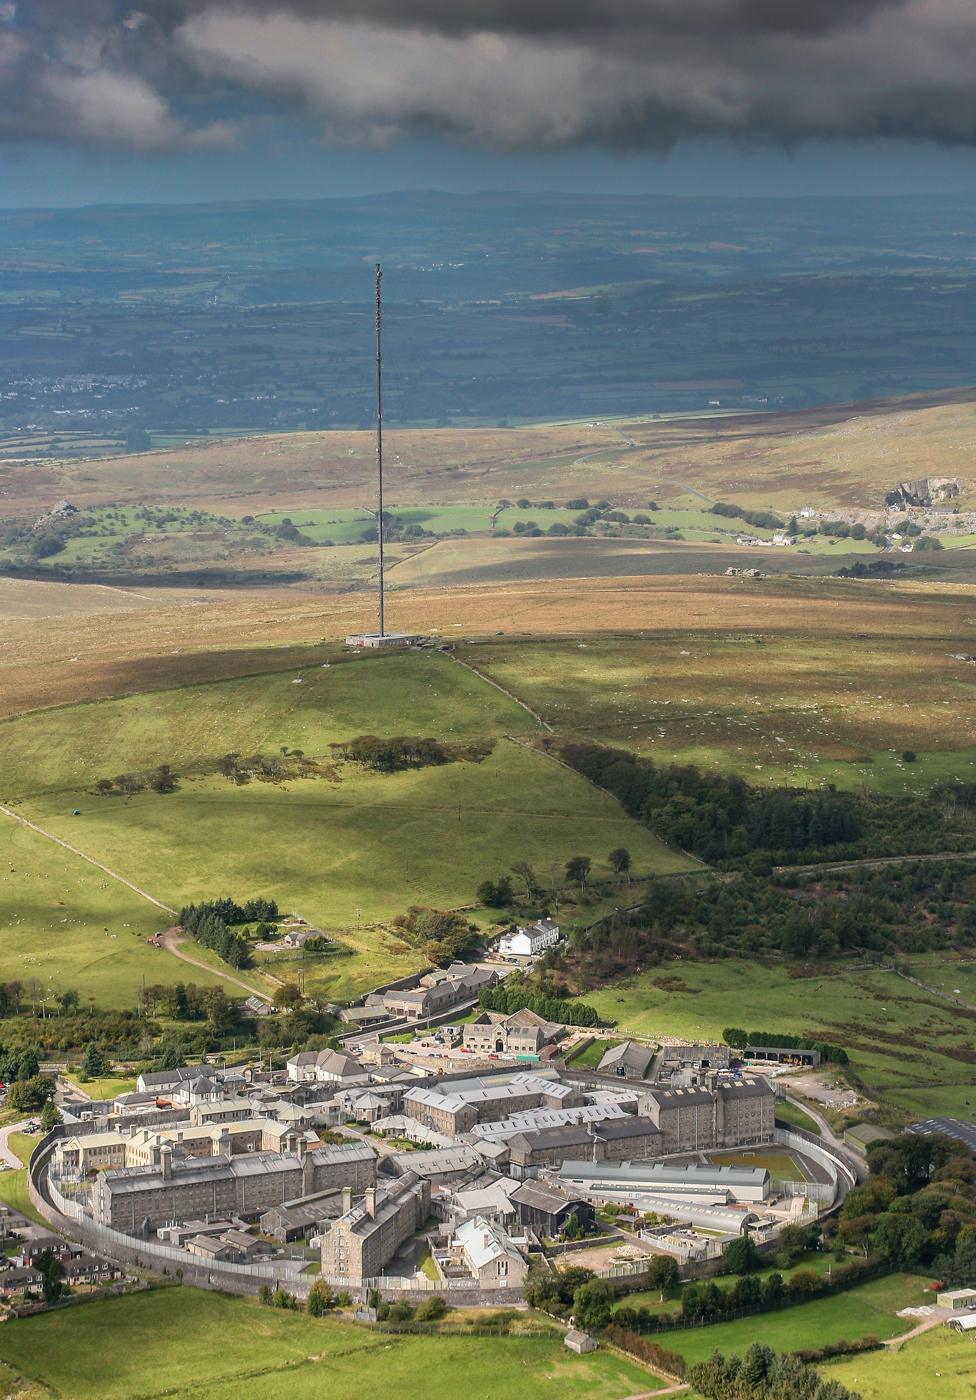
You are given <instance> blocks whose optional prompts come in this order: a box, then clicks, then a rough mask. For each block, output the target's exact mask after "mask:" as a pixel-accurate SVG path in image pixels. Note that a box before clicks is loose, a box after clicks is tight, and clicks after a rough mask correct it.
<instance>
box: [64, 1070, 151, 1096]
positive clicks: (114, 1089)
mask: <svg viewBox="0 0 976 1400" xmlns="http://www.w3.org/2000/svg"><path fill="white" fill-rule="evenodd" d="M60 1077H61V1078H62V1079H66V1080H68V1082H69V1083H71V1084H74V1085H75V1086H76V1087H77V1088H79V1089H81V1090H82V1092H83V1093H85V1094H87V1095H88V1097H89V1098H90V1099H114V1098H115V1096H116V1094H131V1093H132V1092H133V1091H134V1090H135V1087H136V1081H135V1080H134V1079H126V1078H124V1077H123V1076H122V1075H117V1074H112V1075H106V1076H105V1077H104V1078H102V1079H89V1080H84V1079H82V1078H81V1076H80V1075H78V1074H76V1073H67V1074H62V1075H61V1076H60Z"/></svg>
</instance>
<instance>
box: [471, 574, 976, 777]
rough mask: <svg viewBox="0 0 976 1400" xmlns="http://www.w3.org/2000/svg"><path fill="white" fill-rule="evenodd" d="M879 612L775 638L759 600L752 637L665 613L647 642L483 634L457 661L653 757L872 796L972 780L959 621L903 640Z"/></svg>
mask: <svg viewBox="0 0 976 1400" xmlns="http://www.w3.org/2000/svg"><path fill="white" fill-rule="evenodd" d="M892 606H893V620H892V627H891V633H890V635H887V636H877V635H873V634H872V635H870V636H866V635H865V636H856V637H852V636H850V634H849V633H848V634H846V635H844V636H843V637H842V636H840V635H837V636H833V635H830V632H829V629H828V626H827V625H825V634H824V635H822V636H819V635H814V636H802V637H800V636H796V635H792V634H789V633H785V634H782V633H778V632H777V630H776V616H775V601H774V600H772V601H771V607H770V612H769V623H768V625H767V630H766V631H765V632H763V633H759V632H757V633H754V634H739V635H736V634H732V633H728V632H717V631H714V630H711V629H709V630H708V631H704V632H699V631H696V630H695V629H694V628H693V627H689V626H688V625H687V624H688V622H689V619H688V618H682V617H680V616H674V617H672V618H670V619H662V622H664V623H665V625H667V624H670V625H671V626H673V627H674V629H675V630H673V631H671V630H668V631H665V632H662V633H658V634H657V635H652V636H644V637H612V638H611V637H603V638H601V637H595V638H593V637H586V638H585V640H584V639H583V638H582V637H581V638H580V639H577V640H571V639H559V640H553V641H525V642H522V641H519V640H512V641H503V640H496V641H493V642H490V643H486V644H483V645H478V646H472V647H469V648H467V649H464V650H463V651H462V655H464V656H465V657H467V658H468V659H469V660H470V661H471V662H472V663H473V664H475V665H476V666H477V667H478V669H479V670H480V671H482V672H483V673H484V674H486V675H488V676H490V677H492V678H493V679H495V680H497V681H499V683H500V684H502V685H504V686H505V687H506V688H507V689H509V690H510V691H512V693H513V694H516V695H518V696H519V697H520V698H521V699H523V700H524V701H525V702H526V703H527V704H528V705H530V706H531V707H532V708H533V709H534V710H535V711H536V712H537V713H539V714H541V715H542V717H543V719H545V720H546V721H547V722H548V723H549V724H551V725H552V726H553V727H554V728H555V729H556V730H557V731H558V732H559V733H561V734H574V735H578V736H579V737H581V738H587V739H592V740H595V741H597V742H600V743H607V744H616V745H622V746H624V747H626V748H631V749H636V750H637V751H638V752H640V753H644V754H647V755H648V756H649V757H652V758H658V759H660V760H662V761H677V762H694V763H697V764H699V765H701V766H702V767H705V768H710V769H714V770H719V771H727V772H738V773H741V774H742V775H743V776H746V777H748V778H750V779H751V780H753V781H756V782H769V783H786V784H793V785H800V784H802V785H804V786H810V785H818V784H820V783H824V782H834V783H837V784H839V785H842V786H847V787H861V786H863V785H865V784H866V785H868V786H870V787H873V788H875V789H878V790H880V791H884V792H903V791H919V790H922V789H927V788H929V787H931V786H932V784H933V783H935V782H938V781H949V780H952V779H958V778H964V779H967V780H969V781H973V780H974V779H976V724H974V721H973V715H974V713H976V668H974V667H973V666H972V665H970V664H969V663H967V662H966V661H965V660H961V661H960V660H957V659H955V655H954V654H956V653H958V654H960V655H964V654H969V653H971V651H972V641H971V637H970V638H969V640H968V641H967V640H965V638H966V637H967V636H968V635H969V634H970V633H971V631H972V628H971V626H967V625H966V624H965V623H964V622H952V621H951V620H950V621H948V622H947V624H946V626H947V628H948V630H949V635H947V636H945V637H932V638H924V639H911V641H909V639H908V638H907V637H906V636H905V635H904V634H903V632H902V627H903V626H905V625H906V622H907V619H906V618H905V616H904V614H901V616H899V613H900V611H901V608H900V601H899V603H898V604H895V603H893V605H892ZM896 607H897V609H898V611H897V612H896V611H895V608H896ZM953 628H956V629H958V632H959V635H958V636H957V637H954V636H953V635H952V629H953ZM909 656H910V658H911V660H910V663H909ZM909 749H910V750H912V751H913V752H915V753H917V760H916V761H915V762H914V763H905V762H904V761H903V760H902V757H901V755H902V753H903V752H904V751H906V750H909Z"/></svg>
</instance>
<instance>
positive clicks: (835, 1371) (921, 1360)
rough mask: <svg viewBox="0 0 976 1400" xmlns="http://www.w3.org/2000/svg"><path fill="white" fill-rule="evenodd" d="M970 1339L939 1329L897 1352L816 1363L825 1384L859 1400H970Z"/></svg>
mask: <svg viewBox="0 0 976 1400" xmlns="http://www.w3.org/2000/svg"><path fill="white" fill-rule="evenodd" d="M973 1364H974V1357H973V1338H972V1335H971V1334H970V1335H968V1336H967V1335H965V1334H960V1333H959V1332H950V1331H949V1329H948V1328H947V1327H943V1326H939V1327H936V1328H934V1329H933V1330H932V1331H929V1332H923V1333H922V1334H921V1336H918V1337H913V1338H912V1340H911V1341H910V1342H905V1343H904V1344H903V1345H902V1346H899V1347H886V1348H885V1349H884V1351H872V1352H868V1353H866V1354H865V1355H864V1356H851V1357H847V1358H845V1359H843V1360H840V1361H832V1362H830V1363H828V1364H821V1365H820V1366H818V1368H817V1369H818V1370H819V1371H820V1373H821V1375H822V1376H823V1377H824V1379H825V1380H835V1381H839V1382H840V1384H841V1385H846V1386H848V1387H849V1388H850V1389H851V1390H855V1391H857V1393H858V1394H859V1395H860V1396H861V1397H862V1400H917V1397H918V1396H920V1395H931V1396H937V1397H938V1400H972V1396H973Z"/></svg>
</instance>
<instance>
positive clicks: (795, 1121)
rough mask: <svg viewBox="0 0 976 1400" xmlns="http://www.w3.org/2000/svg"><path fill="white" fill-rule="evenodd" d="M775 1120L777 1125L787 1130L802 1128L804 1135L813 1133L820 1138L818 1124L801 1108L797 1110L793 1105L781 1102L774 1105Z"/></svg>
mask: <svg viewBox="0 0 976 1400" xmlns="http://www.w3.org/2000/svg"><path fill="white" fill-rule="evenodd" d="M776 1118H777V1121H778V1122H779V1123H783V1124H785V1126H786V1127H788V1128H802V1129H803V1131H804V1132H805V1133H813V1134H814V1135H815V1136H817V1137H819V1136H820V1126H819V1124H818V1123H817V1122H816V1121H815V1120H814V1119H813V1118H811V1117H810V1115H809V1113H804V1112H803V1109H802V1108H798V1107H797V1105H796V1104H795V1103H787V1102H786V1100H785V1099H784V1100H781V1101H779V1102H778V1103H777V1104H776Z"/></svg>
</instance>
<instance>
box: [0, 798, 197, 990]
mask: <svg viewBox="0 0 976 1400" xmlns="http://www.w3.org/2000/svg"><path fill="white" fill-rule="evenodd" d="M67 810H68V811H69V812H70V811H71V810H72V809H71V806H70V805H68V806H67ZM69 820H72V819H70V818H69ZM73 820H74V822H75V823H76V824H77V823H78V822H79V821H80V819H79V818H74V819H73ZM64 836H65V839H66V840H70V841H72V844H75V838H76V837H78V836H80V832H79V831H75V830H73V828H68V829H66V831H65V833H64ZM170 922H171V920H170V919H169V918H168V916H167V915H166V914H165V913H164V912H163V911H162V910H161V909H156V908H154V907H153V906H152V905H151V904H149V903H147V902H146V901H145V900H142V899H140V898H139V897H138V896H137V895H135V894H133V893H132V891H131V890H128V889H126V887H125V886H124V885H121V884H119V883H118V882H117V881H115V880H112V879H111V878H110V877H109V876H107V875H106V874H104V872H103V871H101V870H98V869H96V868H95V867H94V866H93V865H90V864H89V863H88V862H87V861H84V860H81V859H80V858H79V857H78V856H76V855H73V854H72V853H71V852H70V851H66V850H64V849H63V848H61V847H60V846H56V845H54V844H53V843H52V842H50V841H47V840H45V838H44V837H43V836H40V835H38V834H37V833H36V832H33V831H30V830H28V829H27V828H26V827H24V826H22V825H21V824H20V823H19V822H15V821H13V820H12V819H11V818H10V817H7V816H4V815H3V814H2V813H0V978H2V979H3V980H4V981H12V980H16V981H18V982H21V983H22V984H23V986H24V988H25V990H26V993H27V995H28V996H29V995H31V994H32V992H36V993H37V994H38V995H40V996H44V995H50V994H51V993H52V992H54V991H59V990H63V989H65V988H68V987H71V988H74V989H75V990H76V991H78V992H80V993H81V995H82V997H83V998H86V999H90V1000H93V1001H97V1002H98V1005H99V1006H120V1007H121V1006H132V1005H133V1002H134V999H135V997H136V994H137V992H138V990H139V988H140V987H141V986H142V983H143V980H145V981H147V982H150V983H151V982H178V981H184V982H197V983H203V984H206V985H219V980H220V979H219V978H218V977H215V976H213V975H211V974H209V973H207V972H205V971H202V970H200V969H198V968H189V967H187V966H186V965H185V964H183V963H179V962H177V961H176V959H175V958H172V957H170V956H169V954H168V953H166V952H164V951H163V950H162V949H159V948H153V947H150V946H149V944H148V943H147V941H146V940H147V939H148V938H150V937H152V935H153V934H155V933H158V932H159V930H160V929H162V928H165V927H166V925H167V924H168V923H170Z"/></svg>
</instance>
